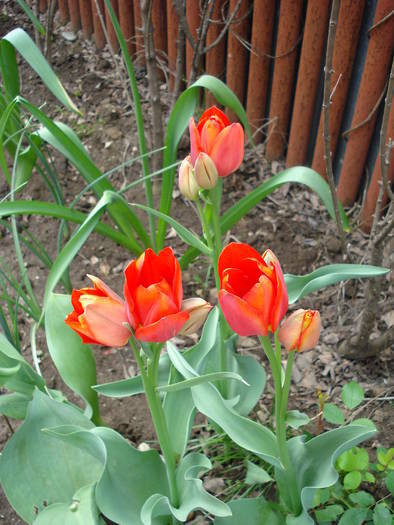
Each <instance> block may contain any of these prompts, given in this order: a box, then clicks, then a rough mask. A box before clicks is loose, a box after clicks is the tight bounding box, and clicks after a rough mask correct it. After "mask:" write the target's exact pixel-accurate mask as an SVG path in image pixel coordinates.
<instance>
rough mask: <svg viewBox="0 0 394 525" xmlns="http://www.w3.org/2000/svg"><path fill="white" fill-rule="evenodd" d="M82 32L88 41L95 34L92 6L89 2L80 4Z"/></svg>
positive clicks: (83, 1) (83, 0)
mask: <svg viewBox="0 0 394 525" xmlns="http://www.w3.org/2000/svg"><path fill="white" fill-rule="evenodd" d="M79 9H80V14H81V23H82V32H83V36H84V37H85V38H86V40H89V38H90V37H91V36H92V32H93V20H92V6H91V4H90V2H89V1H87V2H86V1H85V0H82V1H80V4H79Z"/></svg>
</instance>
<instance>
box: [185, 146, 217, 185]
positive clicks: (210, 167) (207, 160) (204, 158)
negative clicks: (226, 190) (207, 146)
mask: <svg viewBox="0 0 394 525" xmlns="http://www.w3.org/2000/svg"><path fill="white" fill-rule="evenodd" d="M189 156H190V155H189ZM194 170H195V176H196V180H197V184H198V185H199V186H200V188H202V189H203V190H211V189H212V188H214V187H215V186H216V183H217V180H218V170H217V169H216V166H215V163H214V162H213V160H212V159H211V157H210V156H209V155H207V154H206V153H203V152H201V153H199V155H198V157H197V160H196V165H195V166H194Z"/></svg>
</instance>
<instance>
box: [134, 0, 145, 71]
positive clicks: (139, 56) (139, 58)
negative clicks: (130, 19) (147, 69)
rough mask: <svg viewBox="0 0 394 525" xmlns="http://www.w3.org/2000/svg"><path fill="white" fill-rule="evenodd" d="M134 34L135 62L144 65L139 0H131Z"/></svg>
mask: <svg viewBox="0 0 394 525" xmlns="http://www.w3.org/2000/svg"><path fill="white" fill-rule="evenodd" d="M133 13H134V34H135V62H136V64H138V65H139V66H143V65H145V52H144V35H143V32H142V16H141V4H140V0H133Z"/></svg>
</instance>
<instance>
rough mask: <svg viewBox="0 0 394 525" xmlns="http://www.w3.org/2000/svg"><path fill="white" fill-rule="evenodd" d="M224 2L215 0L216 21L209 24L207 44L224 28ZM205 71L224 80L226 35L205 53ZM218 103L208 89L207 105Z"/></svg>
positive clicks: (213, 15) (214, 13)
mask: <svg viewBox="0 0 394 525" xmlns="http://www.w3.org/2000/svg"><path fill="white" fill-rule="evenodd" d="M224 2H225V0H216V2H215V5H214V8H213V12H212V19H213V21H214V23H210V24H209V28H208V31H207V38H206V45H207V46H209V45H210V44H212V42H214V41H215V40H216V38H217V37H218V36H219V34H220V31H221V30H222V28H223V24H220V23H219V21H220V20H222V8H223V5H224ZM205 71H206V73H207V74H208V75H212V76H214V77H217V78H220V79H221V80H224V78H225V71H226V37H224V38H222V40H221V41H220V42H219V43H218V44H217V45H216V46H215V47H213V48H212V49H211V50H210V51H208V53H207V54H206V55H205ZM216 103H217V102H216V99H215V97H214V96H213V95H211V93H210V92H209V91H207V96H206V105H207V107H209V106H213V105H214V104H216Z"/></svg>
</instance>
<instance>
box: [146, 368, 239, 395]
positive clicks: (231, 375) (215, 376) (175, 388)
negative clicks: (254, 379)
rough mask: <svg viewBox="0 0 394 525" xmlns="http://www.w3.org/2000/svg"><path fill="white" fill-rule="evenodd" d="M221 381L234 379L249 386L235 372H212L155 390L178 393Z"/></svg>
mask: <svg viewBox="0 0 394 525" xmlns="http://www.w3.org/2000/svg"><path fill="white" fill-rule="evenodd" d="M222 379H235V380H236V381H241V383H243V384H244V385H246V386H249V384H248V383H247V382H246V381H245V380H244V379H243V378H242V377H241V376H240V375H239V374H236V373H235V372H212V373H210V374H204V375H202V376H198V377H193V378H191V379H185V380H184V381H179V382H177V383H172V384H171V385H163V386H158V387H157V388H156V390H157V391H158V392H179V391H180V390H185V389H186V388H191V387H193V386H197V385H203V384H204V383H213V382H214V381H221V380H222Z"/></svg>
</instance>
